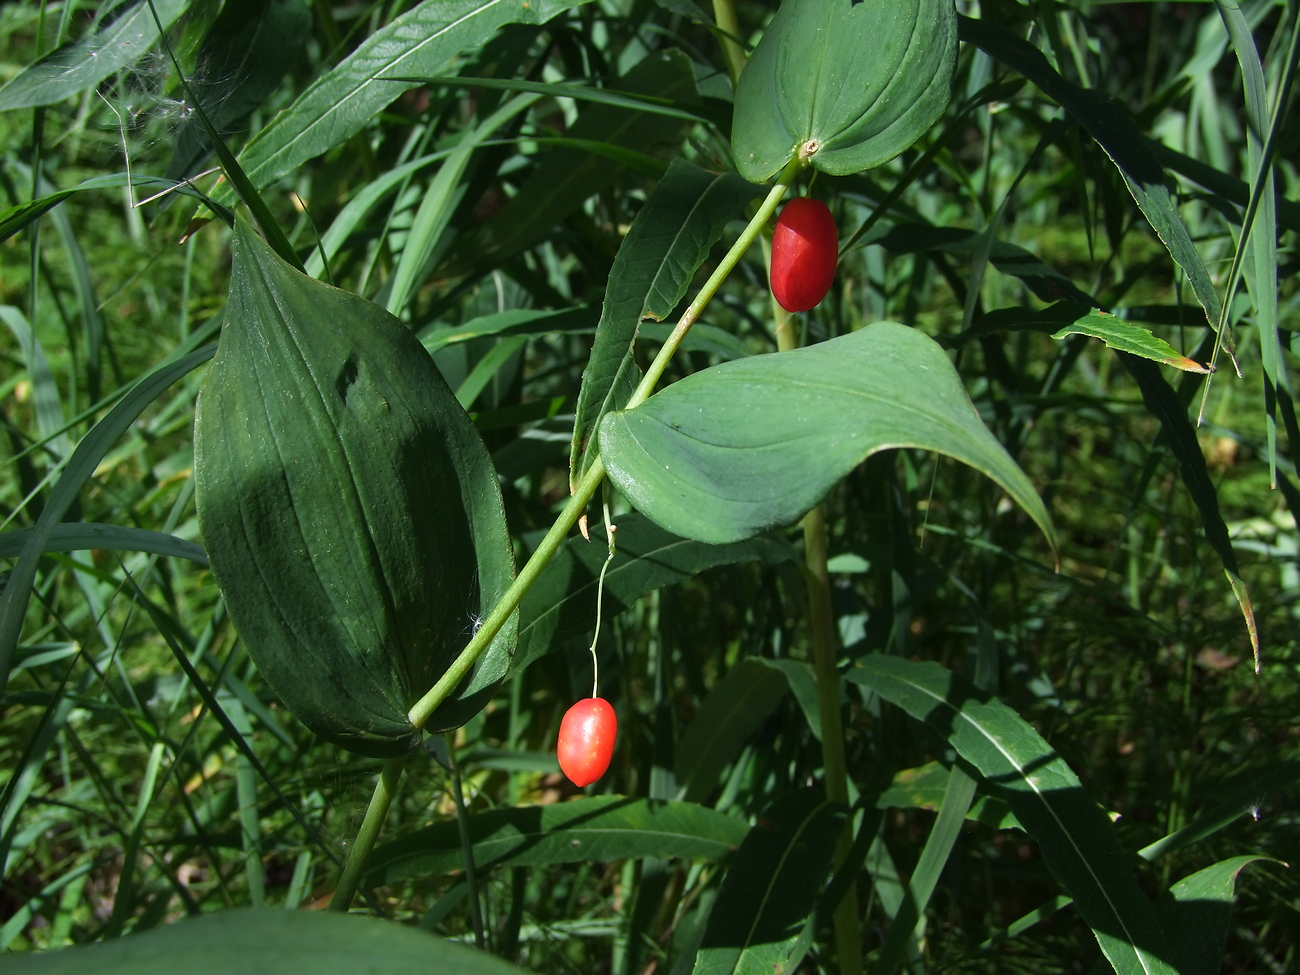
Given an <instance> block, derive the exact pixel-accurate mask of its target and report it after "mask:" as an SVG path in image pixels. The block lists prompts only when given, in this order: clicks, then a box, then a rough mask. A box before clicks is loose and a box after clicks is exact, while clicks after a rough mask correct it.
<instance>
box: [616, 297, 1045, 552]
mask: <svg viewBox="0 0 1300 975" xmlns="http://www.w3.org/2000/svg"><path fill="white" fill-rule="evenodd" d="M890 447H914V448H919V449H922V450H935V451H938V452H940V453H943V454H947V455H948V456H950V457H954V458H956V459H957V460H960V461H962V462H963V463H965V464H969V465H970V466H971V467H974V468H975V469H976V470H978V471H980V472H982V473H983V474H985V475H987V476H988V477H990V478H992V479H993V480H994V481H995V482H997V483H998V484H999V485H1000V486H1001V487H1002V488H1003V490H1005V491H1006V492H1007V493H1008V494H1009V495H1010V496H1011V497H1012V498H1013V499H1014V500H1015V501H1016V503H1017V504H1019V505H1020V506H1021V507H1022V508H1023V509H1024V510H1025V511H1026V512H1027V513H1028V514H1029V516H1030V517H1031V518H1033V520H1034V522H1035V523H1036V524H1037V525H1038V527H1039V528H1041V529H1042V531H1043V533H1044V534H1045V535H1046V536H1047V539H1048V541H1049V543H1051V544H1052V546H1053V547H1055V544H1056V543H1055V534H1054V532H1053V529H1052V523H1051V519H1050V518H1049V516H1048V514H1047V509H1046V508H1044V507H1043V503H1042V501H1041V500H1040V499H1039V497H1038V494H1037V493H1036V492H1035V491H1034V488H1033V485H1032V484H1031V483H1030V481H1029V478H1028V477H1026V476H1025V474H1024V472H1023V471H1022V470H1021V469H1020V468H1019V467H1018V466H1017V465H1016V462H1015V461H1014V460H1012V458H1011V456H1010V455H1009V454H1008V453H1007V452H1006V450H1005V449H1004V448H1003V447H1002V445H1001V444H1000V443H998V441H997V439H996V438H995V437H994V436H993V434H992V433H990V432H989V430H988V428H987V427H986V426H984V423H983V421H981V420H980V417H979V414H978V413H977V412H976V411H975V407H974V406H973V405H972V404H971V401H970V398H969V397H968V396H967V395H966V391H965V389H964V387H963V386H962V383H961V378H960V377H959V376H958V375H957V370H956V369H954V368H953V366H952V363H951V362H949V361H948V356H947V354H946V353H945V352H944V351H943V349H941V348H940V347H939V345H938V343H936V342H935V341H934V340H933V339H931V338H929V337H928V336H926V335H924V334H922V333H921V332H918V331H916V330H915V329H912V328H908V327H906V326H904V325H898V324H895V323H893V322H879V323H877V324H875V325H870V326H868V327H866V328H864V329H860V330H858V331H856V332H851V333H850V334H848V335H842V336H840V337H838V338H835V339H831V340H830V341H828V342H821V343H819V344H817V345H813V346H809V347H807V348H803V349H795V350H792V351H789V352H777V353H772V354H769V355H756V356H750V357H749V358H746V359H738V360H734V361H732V362H724V363H722V364H720V365H717V366H714V367H712V368H710V369H706V370H704V371H703V372H698V373H696V374H695V375H693V376H688V377H687V378H686V379H683V380H681V381H680V382H677V383H674V384H673V385H671V386H669V387H668V388H667V389H665V390H663V391H662V392H660V393H656V394H655V395H654V396H651V397H650V398H649V399H648V400H646V401H645V402H644V403H642V404H641V405H640V406H638V407H636V408H635V409H631V410H625V411H622V412H619V413H611V414H609V415H608V416H607V417H606V418H605V420H604V421H603V422H602V424H601V426H600V456H601V458H602V459H603V460H604V463H605V467H606V469H607V470H608V471H609V477H610V480H612V481H613V482H614V484H615V485H616V486H617V487H618V489H619V490H620V491H622V492H623V493H624V494H625V495H627V497H628V498H629V499H630V500H631V501H632V503H633V504H634V505H636V507H637V508H638V509H639V510H640V511H641V512H642V513H644V514H645V515H646V516H647V517H648V518H650V519H651V520H652V521H654V522H655V523H656V524H658V525H660V526H661V527H663V528H664V529H666V530H668V531H670V532H673V533H674V534H677V535H681V536H683V537H685V538H694V539H697V540H699V541H702V542H710V543H713V544H723V543H727V542H737V541H741V540H742V539H746V538H752V537H753V536H754V535H757V534H759V533H761V532H763V531H766V530H768V529H771V528H778V527H783V526H785V525H789V524H792V523H793V522H795V521H797V520H798V519H799V518H800V517H801V516H802V515H803V514H804V513H805V512H807V511H808V510H809V509H810V508H812V507H813V505H815V504H817V503H818V502H819V501H821V500H822V498H824V497H825V496H826V494H827V492H829V491H830V489H831V488H832V487H834V486H835V484H836V483H837V482H838V481H839V480H840V479H841V478H843V477H844V476H845V475H846V474H847V473H848V472H849V471H851V470H852V469H853V468H854V467H856V466H857V465H858V464H860V463H861V462H862V461H863V460H864V459H866V458H867V457H868V456H870V455H871V454H873V453H875V452H876V451H878V450H884V449H886V448H890Z"/></svg>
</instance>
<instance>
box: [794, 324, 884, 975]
mask: <svg viewBox="0 0 1300 975" xmlns="http://www.w3.org/2000/svg"><path fill="white" fill-rule="evenodd" d="M772 305H773V308H774V309H776V346H777V349H778V350H780V351H781V352H788V351H789V350H791V349H793V348H796V347H797V346H798V344H799V338H798V336H797V335H796V334H795V330H794V316H793V315H790V314H789V313H787V312H786V311H784V310H783V309H781V308H779V307H778V306H777V304H776V301H775V300H773V302H772ZM803 546H804V564H805V566H806V568H807V572H806V573H805V574H804V582H805V584H806V585H807V587H808V619H809V622H810V624H811V626H812V643H813V667H814V669H815V671H816V674H817V709H818V713H819V714H820V716H821V723H822V728H821V732H822V767H823V768H824V770H825V773H826V798H828V799H830V800H831V801H832V802H839V803H843V804H844V805H845V806H849V805H851V803H850V802H849V784H848V783H849V776H848V764H847V762H846V761H845V758H844V726H843V723H842V722H841V720H840V672H839V669H838V667H837V666H836V660H835V658H836V653H837V651H838V649H839V647H838V640H837V639H836V636H835V618H834V614H833V613H832V610H831V578H830V572H829V570H828V568H827V541H826V511H825V509H824V508H823V507H822V505H820V504H819V505H817V506H816V507H815V508H813V509H812V510H811V511H809V512H808V514H806V515H804V518H803ZM852 846H853V817H852V816H850V817H849V818H848V820H847V821H846V822H845V824H844V829H843V830H842V831H841V832H840V836H839V839H838V840H837V841H836V843H835V859H834V865H835V869H837V870H838V869H839V867H840V865H841V864H842V863H844V861H845V860H846V859H847V858H848V855H849V851H850V849H851V848H852ZM835 945H836V949H837V950H838V953H839V960H840V972H841V973H843V975H860V973H861V972H862V934H861V928H860V926H859V922H858V894H857V887H856V885H854V884H849V888H848V890H847V891H845V893H844V897H843V898H842V899H841V900H840V902H839V904H838V905H836V908H835Z"/></svg>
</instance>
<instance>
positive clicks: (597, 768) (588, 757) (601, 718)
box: [555, 697, 618, 788]
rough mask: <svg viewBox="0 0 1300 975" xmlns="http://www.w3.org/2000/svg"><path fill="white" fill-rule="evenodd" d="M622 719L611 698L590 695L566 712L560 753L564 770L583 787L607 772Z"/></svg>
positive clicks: (558, 750) (561, 726)
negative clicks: (616, 711)
mask: <svg viewBox="0 0 1300 975" xmlns="http://www.w3.org/2000/svg"><path fill="white" fill-rule="evenodd" d="M617 734H618V719H617V718H616V717H615V716H614V709H613V708H612V707H610V704H609V702H608V701H606V700H605V699H604V698H600V697H589V698H586V699H585V700H582V701H579V702H578V703H577V704H575V705H574V706H573V707H571V708H569V710H568V711H566V712H565V713H564V720H563V721H561V722H560V741H559V746H558V747H557V748H556V750H555V751H556V754H557V755H558V756H559V759H560V769H561V770H562V771H563V772H564V774H565V775H567V776H568V777H569V781H570V782H572V783H573V784H574V785H576V786H578V787H579V788H581V787H583V786H585V785H590V784H591V783H593V782H595V781H596V780H597V779H598V778H600V777H601V776H602V775H604V774H605V770H606V769H607V768H609V760H610V759H611V758H613V756H614V737H615V735H617Z"/></svg>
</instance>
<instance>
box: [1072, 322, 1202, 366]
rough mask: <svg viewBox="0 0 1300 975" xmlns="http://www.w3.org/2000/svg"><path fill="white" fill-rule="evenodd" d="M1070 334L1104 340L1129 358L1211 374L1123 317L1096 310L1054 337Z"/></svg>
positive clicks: (1197, 363)
mask: <svg viewBox="0 0 1300 975" xmlns="http://www.w3.org/2000/svg"><path fill="white" fill-rule="evenodd" d="M1067 335H1086V336H1088V337H1089V338H1094V339H1101V340H1102V341H1103V342H1105V343H1106V345H1107V347H1108V348H1112V349H1115V350H1116V351H1118V352H1127V353H1128V354H1129V355H1135V356H1139V357H1140V358H1143V359H1150V360H1151V361H1152V362H1159V363H1160V364H1161V365H1165V366H1173V367H1174V368H1175V369H1181V370H1182V371H1183V372H1196V373H1202V374H1204V373H1208V372H1209V371H1210V370H1209V369H1207V368H1206V367H1205V366H1203V365H1201V364H1200V363H1199V362H1195V361H1193V360H1192V359H1189V358H1187V356H1185V355H1183V354H1182V353H1180V352H1178V351H1177V350H1176V349H1174V347H1173V346H1171V345H1170V344H1169V343H1168V342H1166V341H1165V340H1164V339H1162V338H1158V337H1157V336H1155V335H1152V334H1151V333H1150V332H1149V331H1148V330H1147V329H1145V328H1143V327H1142V326H1141V325H1134V324H1132V323H1131V322H1126V321H1124V320H1123V319H1122V318H1116V317H1115V316H1114V315H1111V314H1109V313H1108V312H1104V311H1102V310H1101V309H1099V308H1094V309H1092V311H1090V312H1088V313H1087V314H1086V315H1082V316H1081V317H1079V318H1077V319H1075V321H1073V322H1072V323H1070V324H1069V325H1067V326H1065V327H1064V328H1062V329H1059V330H1057V331H1056V332H1053V333H1052V338H1054V339H1063V338H1065V337H1066V336H1067Z"/></svg>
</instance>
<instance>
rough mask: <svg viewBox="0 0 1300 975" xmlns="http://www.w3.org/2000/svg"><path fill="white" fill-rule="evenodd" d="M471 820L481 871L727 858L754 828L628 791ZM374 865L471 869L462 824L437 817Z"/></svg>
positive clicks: (417, 870)
mask: <svg viewBox="0 0 1300 975" xmlns="http://www.w3.org/2000/svg"><path fill="white" fill-rule="evenodd" d="M552 763H554V759H552ZM466 823H467V825H468V828H469V837H470V842H471V843H472V844H473V847H474V865H475V867H476V868H478V869H480V870H482V869H487V868H489V867H503V866H531V865H538V864H548V863H580V862H584V861H589V860H595V861H607V860H619V859H624V858H632V859H636V858H640V857H651V856H654V857H685V858H687V859H692V860H720V859H723V858H724V857H727V856H729V855H730V854H731V852H732V851H733V850H734V849H735V848H736V847H737V846H738V845H739V844H740V842H741V841H742V840H743V839H744V838H745V834H746V832H747V831H748V827H747V826H746V824H745V822H744V821H743V820H741V819H737V818H736V817H734V816H726V815H723V814H722V813H720V812H715V811H714V810H712V809H707V808H705V807H703V806H699V805H696V804H694V803H690V802H665V801H663V800H660V799H629V798H624V797H623V796H590V797H586V798H582V799H572V800H570V801H568V802H559V803H552V804H550V805H545V806H520V807H517V808H514V809H493V810H489V811H488V812H481V813H474V814H473V815H470V816H467V817H466ZM369 864H370V865H369V868H368V872H367V875H366V883H367V884H372V885H373V884H385V883H393V882H395V881H398V880H402V879H405V878H408V877H421V876H427V875H437V874H446V873H450V872H451V871H453V870H460V869H463V867H464V865H465V862H464V849H463V847H462V846H461V840H460V833H459V826H458V824H457V823H456V822H454V821H447V822H442V823H437V824H436V825H433V826H428V827H425V828H424V829H421V830H416V831H415V832H414V833H412V834H411V835H410V836H404V837H402V838H401V839H399V840H395V841H393V842H392V843H385V844H384V845H382V846H380V847H379V848H377V849H376V850H375V851H374V853H373V854H371V856H370V861H369Z"/></svg>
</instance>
